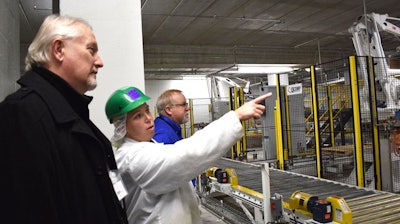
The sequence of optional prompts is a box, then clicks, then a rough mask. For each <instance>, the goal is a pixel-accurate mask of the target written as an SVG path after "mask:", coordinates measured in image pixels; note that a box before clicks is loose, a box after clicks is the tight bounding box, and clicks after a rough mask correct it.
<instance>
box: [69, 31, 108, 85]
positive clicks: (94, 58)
mask: <svg viewBox="0 0 400 224" xmlns="http://www.w3.org/2000/svg"><path fill="white" fill-rule="evenodd" d="M79 29H80V30H81V32H80V34H81V35H79V36H78V37H76V38H74V39H67V40H64V41H63V44H64V49H63V50H64V52H63V53H64V61H63V66H64V67H63V72H64V74H63V78H64V79H65V80H66V81H67V82H68V83H70V84H71V85H72V87H73V88H75V89H76V90H77V91H79V92H81V93H85V92H86V91H88V90H93V89H94V88H96V86H97V81H96V75H97V72H98V69H99V68H101V67H103V62H102V60H101V59H100V57H99V55H98V54H97V53H98V47H97V42H96V38H95V36H94V34H93V32H92V31H91V30H90V29H89V28H88V27H86V26H84V25H80V26H79Z"/></svg>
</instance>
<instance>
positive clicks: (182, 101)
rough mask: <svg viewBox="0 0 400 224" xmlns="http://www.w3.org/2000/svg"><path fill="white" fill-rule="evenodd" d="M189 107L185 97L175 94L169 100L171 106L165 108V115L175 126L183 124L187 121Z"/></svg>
mask: <svg viewBox="0 0 400 224" xmlns="http://www.w3.org/2000/svg"><path fill="white" fill-rule="evenodd" d="M189 109H190V108H189V106H188V105H187V103H186V97H185V96H184V95H183V94H181V93H176V94H174V95H173V96H172V98H171V105H169V106H167V108H166V110H168V111H167V114H168V115H169V116H170V118H171V120H173V121H174V122H175V123H177V124H184V123H186V122H188V120H189Z"/></svg>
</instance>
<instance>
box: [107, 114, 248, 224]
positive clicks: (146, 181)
mask: <svg viewBox="0 0 400 224" xmlns="http://www.w3.org/2000/svg"><path fill="white" fill-rule="evenodd" d="M242 135H243V133H242V126H241V123H240V121H239V119H238V118H237V116H236V115H235V113H234V112H229V113H227V114H225V115H224V116H222V117H221V118H220V119H218V120H217V121H214V122H212V123H210V124H209V125H208V126H206V127H205V128H204V129H202V130H199V131H197V132H196V133H195V134H194V135H193V136H192V137H189V138H187V139H183V140H181V141H178V142H176V143H175V144H173V145H163V144H159V143H151V142H137V141H135V140H133V139H128V138H126V139H124V142H123V144H122V145H121V147H119V148H118V150H117V151H116V156H115V158H116V161H117V164H118V168H119V171H120V172H121V176H122V179H123V182H124V184H125V187H126V188H127V191H128V196H126V197H125V199H124V200H125V205H126V210H127V215H128V220H129V223H131V224H133V223H135V224H140V223H171V224H186V223H187V224H189V223H201V219H200V210H199V203H198V198H197V196H196V194H195V192H194V188H193V186H192V184H191V183H190V180H191V179H192V178H193V177H194V176H196V175H198V174H199V173H201V172H204V171H205V170H206V169H207V168H209V167H210V166H212V165H213V163H214V162H215V161H216V160H218V158H220V157H221V156H222V155H224V154H225V153H226V151H227V150H228V149H229V148H230V147H231V146H232V145H233V144H234V143H235V142H236V141H237V140H239V139H240V138H241V137H242Z"/></svg>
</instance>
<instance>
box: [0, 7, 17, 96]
mask: <svg viewBox="0 0 400 224" xmlns="http://www.w3.org/2000/svg"><path fill="white" fill-rule="evenodd" d="M19 60H20V59H19V15H18V1H15V0H1V1H0V101H3V99H4V98H5V97H6V96H7V95H8V94H10V93H12V92H14V91H15V90H16V88H17V85H16V84H15V81H16V80H17V79H18V78H19V77H20V72H19V70H20V69H19V67H20V66H19Z"/></svg>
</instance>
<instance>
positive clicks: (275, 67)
mask: <svg viewBox="0 0 400 224" xmlns="http://www.w3.org/2000/svg"><path fill="white" fill-rule="evenodd" d="M295 66H296V65H294V64H239V65H237V66H235V67H234V69H233V70H230V69H227V70H225V71H221V72H220V73H222V74H237V73H239V74H240V73H247V74H276V73H285V72H291V71H293V70H294V67H295Z"/></svg>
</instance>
